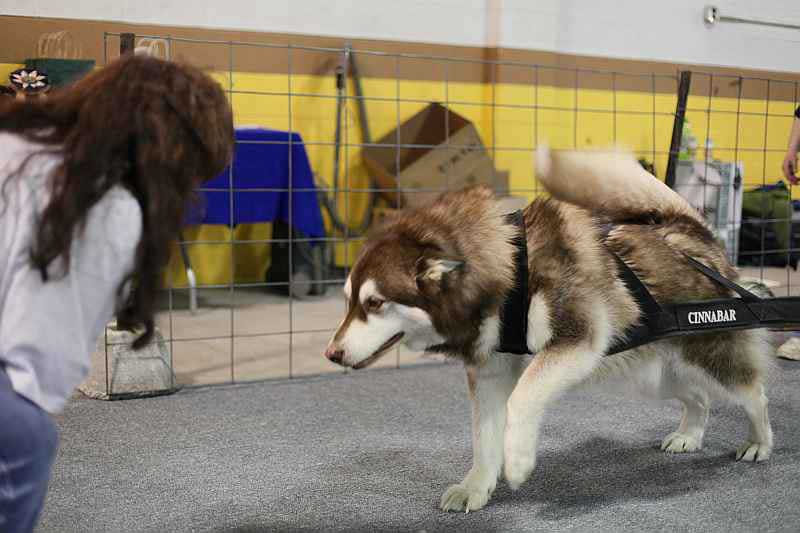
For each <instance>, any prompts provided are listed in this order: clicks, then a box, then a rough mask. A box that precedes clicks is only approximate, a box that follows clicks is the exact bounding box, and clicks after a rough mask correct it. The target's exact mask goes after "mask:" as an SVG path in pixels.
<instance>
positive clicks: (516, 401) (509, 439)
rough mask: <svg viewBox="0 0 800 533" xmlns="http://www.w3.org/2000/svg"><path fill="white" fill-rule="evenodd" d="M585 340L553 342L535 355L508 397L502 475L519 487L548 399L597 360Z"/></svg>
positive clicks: (531, 458) (531, 463)
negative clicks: (566, 343)
mask: <svg viewBox="0 0 800 533" xmlns="http://www.w3.org/2000/svg"><path fill="white" fill-rule="evenodd" d="M600 357H601V356H600V355H598V350H597V349H596V348H595V347H593V346H592V343H590V342H588V341H582V342H576V343H574V344H568V345H564V344H556V345H553V346H550V347H548V348H546V349H544V350H543V351H541V352H539V353H538V354H536V356H535V357H534V359H533V362H531V364H530V365H529V366H528V368H526V369H525V372H524V373H523V374H522V377H521V378H520V379H519V383H517V386H516V387H515V388H514V391H513V392H512V393H511V397H510V398H509V400H508V420H507V422H506V434H505V477H506V480H507V481H508V484H509V485H510V486H511V488H512V489H517V488H519V486H520V485H522V483H523V482H525V480H527V479H528V476H529V475H530V473H531V472H532V471H533V468H534V466H535V465H536V447H537V442H538V439H539V426H540V424H541V420H542V416H543V415H544V409H545V406H546V405H547V403H548V402H550V401H552V400H554V399H555V398H557V397H558V396H559V395H560V394H561V393H563V392H564V391H566V390H567V389H569V388H571V387H573V386H574V385H576V384H578V383H580V382H582V381H584V380H585V379H586V378H587V377H588V376H589V375H590V374H591V373H592V372H593V371H594V369H595V368H596V367H597V365H598V364H599V361H600Z"/></svg>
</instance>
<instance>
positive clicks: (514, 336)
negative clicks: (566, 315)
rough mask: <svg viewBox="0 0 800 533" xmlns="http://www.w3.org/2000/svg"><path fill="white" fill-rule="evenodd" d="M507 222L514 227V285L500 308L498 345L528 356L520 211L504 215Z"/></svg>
mask: <svg viewBox="0 0 800 533" xmlns="http://www.w3.org/2000/svg"><path fill="white" fill-rule="evenodd" d="M506 221H507V222H508V223H509V224H512V225H514V226H516V227H517V234H516V235H515V236H514V240H513V244H514V248H515V250H514V286H513V287H512V288H511V290H510V291H509V293H508V295H507V296H506V299H505V301H504V302H503V308H502V310H501V311H500V345H499V346H498V347H497V350H498V351H500V352H503V353H513V354H517V355H527V354H530V353H532V352H531V351H530V350H529V349H528V306H529V298H528V237H527V232H526V230H525V217H524V215H523V214H522V211H514V212H513V213H509V214H508V215H506Z"/></svg>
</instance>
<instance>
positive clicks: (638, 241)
mask: <svg viewBox="0 0 800 533" xmlns="http://www.w3.org/2000/svg"><path fill="white" fill-rule="evenodd" d="M537 176H538V179H539V180H540V182H541V183H542V184H543V185H544V187H545V188H546V189H547V190H548V192H549V193H550V195H551V196H552V197H551V198H547V199H544V198H540V199H536V200H534V201H533V202H532V203H531V204H530V205H529V206H528V207H527V208H526V209H525V211H524V219H525V225H526V228H527V238H528V257H529V274H530V279H529V290H530V293H529V296H530V307H529V311H528V323H529V331H528V346H529V348H530V349H531V351H533V352H535V353H536V355H535V356H533V357H532V358H527V357H520V356H513V355H509V354H500V353H496V352H495V347H496V346H497V344H498V336H499V328H500V323H501V321H502V316H500V312H501V308H502V302H503V300H504V298H505V296H506V294H507V293H508V291H509V289H510V288H511V287H512V283H513V281H512V280H513V274H514V265H513V260H512V257H513V253H514V250H513V247H512V245H511V243H510V241H511V238H512V236H513V235H514V231H515V229H514V227H512V226H510V225H508V224H507V223H506V222H505V219H504V218H503V216H502V213H501V212H500V211H499V210H498V207H497V204H496V201H495V199H494V197H493V195H492V193H491V191H489V190H488V189H486V188H481V187H477V188H471V189H466V190H462V191H457V192H452V193H446V194H444V195H442V196H441V197H440V198H439V199H438V200H437V201H436V202H434V203H433V204H432V205H430V206H428V207H427V208H425V209H419V210H414V211H407V212H402V213H401V214H399V215H397V216H396V217H395V218H394V219H393V220H390V221H389V222H388V223H386V224H385V225H384V226H383V227H382V228H380V229H379V230H378V231H377V232H375V233H374V234H373V235H371V236H370V238H369V239H368V241H367V243H366V245H365V246H364V248H363V250H362V252H361V254H360V256H359V258H358V259H357V261H356V263H355V264H354V266H353V270H352V273H351V275H350V277H349V279H348V282H347V284H346V286H345V294H346V296H347V298H348V304H349V307H348V311H347V314H346V316H345V318H344V320H343V322H342V324H341V325H340V327H339V328H338V330H337V332H336V333H335V335H334V337H333V339H332V340H331V343H330V345H329V347H328V350H327V352H326V355H327V356H328V357H329V358H331V359H332V360H334V361H336V362H339V363H341V364H343V365H345V366H351V367H354V368H362V367H364V366H366V365H368V364H370V363H371V362H372V361H374V360H375V359H377V358H378V357H380V355H381V354H382V353H385V352H386V351H387V350H388V349H389V348H390V347H391V346H393V345H394V344H395V343H397V342H400V341H403V342H405V343H406V344H407V345H409V346H410V347H412V348H414V349H422V348H426V349H432V350H438V351H442V352H445V353H447V354H449V355H451V356H453V357H458V358H461V359H462V360H463V362H464V364H465V366H466V370H467V384H468V388H469V393H470V398H471V400H472V412H473V465H472V468H471V470H470V471H469V473H468V474H467V475H466V477H465V478H464V480H463V481H462V482H461V483H459V484H457V485H453V486H452V487H450V488H449V489H447V491H446V492H445V493H444V495H443V497H442V501H441V506H442V509H444V510H476V509H480V508H481V507H483V506H484V505H485V504H486V503H487V501H488V500H489V498H490V496H491V494H492V492H493V491H494V489H495V485H496V483H497V480H498V478H499V477H500V475H501V473H504V475H505V479H506V480H507V482H508V483H509V485H510V486H511V487H512V488H513V489H516V488H517V487H519V486H520V485H521V484H522V483H523V482H524V481H525V480H526V479H527V478H528V476H529V475H530V473H531V472H532V470H533V468H534V465H535V459H536V446H537V437H538V430H539V425H540V422H541V419H542V415H543V412H544V409H545V407H546V406H547V404H548V403H549V402H552V401H555V400H556V399H557V398H558V397H559V395H560V394H562V393H563V392H564V391H566V390H568V389H569V388H571V387H573V386H575V385H578V384H581V383H590V384H591V383H599V382H608V381H612V382H613V381H616V382H617V384H620V383H621V384H624V385H629V386H632V387H633V388H635V389H637V390H638V391H641V392H644V393H646V394H648V395H650V396H655V397H658V398H663V399H667V398H677V399H678V400H680V401H681V402H682V403H683V406H684V414H683V418H682V420H681V421H680V425H679V427H678V428H677V430H676V431H675V432H673V433H671V434H669V435H668V436H667V437H666V438H664V440H663V442H662V449H664V450H665V451H668V452H675V453H680V452H692V451H695V450H698V449H700V448H701V446H702V443H703V434H704V430H705V425H706V421H707V419H708V414H709V403H710V401H711V399H712V398H723V399H725V400H729V401H733V402H735V403H737V404H739V405H741V406H742V407H743V408H744V410H745V412H746V413H747V416H748V418H749V421H750V433H749V437H748V439H747V441H746V442H745V443H744V444H743V445H742V446H741V447H740V448H739V449H738V450H737V453H736V458H737V459H741V460H745V461H762V460H765V459H767V458H768V457H769V455H770V452H771V449H772V431H771V429H770V424H769V419H768V416H767V398H766V396H765V394H764V379H765V376H766V373H767V370H768V365H769V360H770V357H769V351H768V348H767V345H766V343H765V342H764V338H765V337H764V331H763V330H748V331H736V332H726V333H706V334H695V335H691V336H688V337H677V338H674V339H670V340H662V341H659V342H655V343H651V344H648V345H645V346H643V347H641V348H637V349H635V350H630V351H627V352H623V353H620V354H616V355H612V356H608V357H604V353H605V351H606V350H607V349H608V348H609V346H610V345H611V344H612V342H614V340H616V339H618V338H620V337H621V336H623V335H624V333H625V331H626V330H627V329H628V327H629V326H631V325H632V324H635V323H636V322H637V320H639V309H638V307H637V304H636V301H635V300H634V299H633V297H632V296H631V294H630V293H629V292H628V290H627V288H626V286H625V285H624V283H623V282H622V281H621V279H620V277H619V272H618V266H617V264H616V263H615V260H614V258H613V256H612V255H611V254H610V253H609V250H613V251H614V252H615V253H616V254H618V255H619V256H620V257H621V258H623V260H624V261H625V262H626V263H627V264H628V265H629V266H630V267H631V268H632V269H633V270H634V271H635V272H636V274H637V275H638V276H639V277H640V278H641V279H642V281H643V282H644V283H645V284H646V285H647V286H648V288H649V289H650V291H651V292H652V294H653V296H654V297H655V298H656V299H657V300H658V301H659V302H662V303H671V302H680V301H687V300H698V299H705V298H718V297H728V296H732V294H730V292H729V291H727V290H726V289H723V288H721V287H719V286H718V285H716V284H714V283H712V282H711V281H709V280H708V279H707V278H706V277H705V276H703V275H702V274H700V273H699V272H698V271H697V270H695V269H694V268H693V267H692V266H690V265H689V264H687V263H686V261H685V259H683V258H682V255H681V253H680V252H685V253H687V254H689V255H691V256H693V257H695V258H697V259H698V260H700V261H702V262H703V263H705V264H706V265H708V266H710V267H712V268H714V269H716V270H717V271H719V272H721V273H722V275H724V276H726V277H728V278H729V279H733V280H735V279H736V278H737V274H736V271H735V269H734V268H733V267H732V266H731V265H730V264H729V263H728V261H727V259H726V257H725V253H724V250H723V249H722V248H721V247H720V246H719V245H718V243H717V242H716V241H715V239H714V238H713V236H712V233H711V232H710V230H709V229H708V227H706V225H705V223H704V222H703V219H702V217H701V216H700V215H699V214H698V213H697V212H696V211H694V210H693V209H692V208H691V207H690V206H689V204H688V203H687V202H685V201H684V200H683V199H682V198H681V197H680V196H679V195H677V194H676V193H674V192H673V191H672V190H671V189H669V188H668V187H666V186H665V185H664V184H663V183H661V182H660V181H658V180H657V179H655V178H654V177H653V176H652V175H650V174H648V173H646V172H645V171H644V170H643V169H642V168H641V167H640V166H639V165H638V163H637V162H636V161H635V160H634V158H633V157H631V156H630V155H629V154H626V153H623V152H618V151H610V152H594V153H587V152H557V153H556V152H553V153H551V152H550V151H548V150H546V149H545V150H540V152H539V153H538V154H537ZM606 224H612V225H613V226H612V227H613V229H612V230H611V231H610V233H609V234H608V235H607V237H604V235H603V233H602V230H601V226H603V225H606Z"/></svg>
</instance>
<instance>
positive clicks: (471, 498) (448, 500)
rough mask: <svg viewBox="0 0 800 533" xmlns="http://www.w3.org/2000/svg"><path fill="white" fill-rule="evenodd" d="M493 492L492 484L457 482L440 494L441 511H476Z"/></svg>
mask: <svg viewBox="0 0 800 533" xmlns="http://www.w3.org/2000/svg"><path fill="white" fill-rule="evenodd" d="M492 492H494V486H492V485H489V486H486V485H485V484H483V485H478V484H470V483H464V482H462V483H459V484H458V485H451V486H450V487H449V488H448V489H447V490H446V491H444V494H442V503H441V504H440V507H441V508H442V511H465V512H467V513H468V512H470V511H477V510H478V509H481V508H483V506H484V505H486V503H487V502H488V501H489V497H490V496H491V495H492Z"/></svg>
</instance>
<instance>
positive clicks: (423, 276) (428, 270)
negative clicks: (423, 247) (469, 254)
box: [417, 257, 464, 281]
mask: <svg viewBox="0 0 800 533" xmlns="http://www.w3.org/2000/svg"><path fill="white" fill-rule="evenodd" d="M463 268H464V261H459V260H454V259H444V258H434V257H421V258H420V260H419V261H418V262H417V281H441V280H442V278H443V277H444V276H446V275H448V274H450V273H452V272H456V271H459V270H461V269H463Z"/></svg>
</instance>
